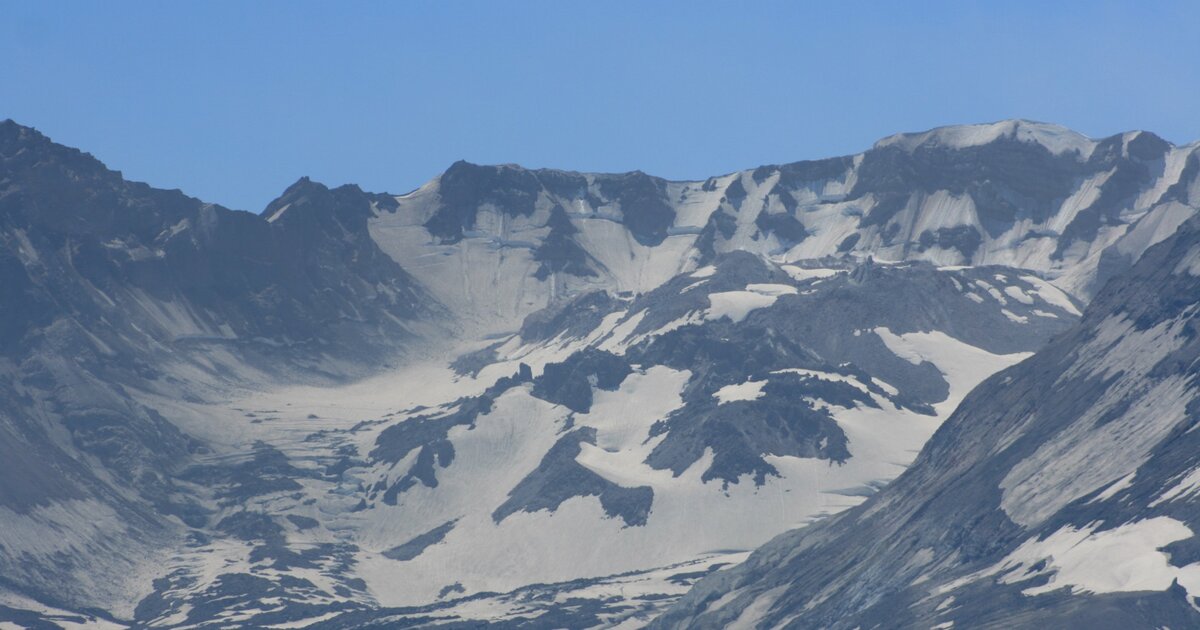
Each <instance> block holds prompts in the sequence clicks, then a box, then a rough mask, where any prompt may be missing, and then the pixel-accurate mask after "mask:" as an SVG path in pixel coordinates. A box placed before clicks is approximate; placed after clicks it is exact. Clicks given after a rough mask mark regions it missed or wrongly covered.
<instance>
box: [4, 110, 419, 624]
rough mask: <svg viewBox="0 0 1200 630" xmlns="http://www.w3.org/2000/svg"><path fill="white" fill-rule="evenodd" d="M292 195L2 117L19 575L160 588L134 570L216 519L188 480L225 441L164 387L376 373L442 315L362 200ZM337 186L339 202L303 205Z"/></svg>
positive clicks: (8, 507)
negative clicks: (123, 155) (208, 438)
mask: <svg viewBox="0 0 1200 630" xmlns="http://www.w3.org/2000/svg"><path fill="white" fill-rule="evenodd" d="M289 194H290V195H291V196H292V197H294V198H295V200H294V201H295V203H293V204H292V209H291V210H290V211H289V212H287V213H286V216H283V217H279V218H277V219H276V220H275V221H273V222H268V221H266V220H264V219H262V218H259V217H256V216H254V215H251V214H248V213H244V212H233V211H230V210H226V209H224V208H221V207H219V206H213V205H210V204H205V203H202V202H200V201H197V200H195V199H192V198H190V197H186V196H184V195H183V194H181V193H179V192H178V191H164V190H158V189H154V188H151V187H149V186H146V185H145V184H139V183H133V182H127V181H125V180H124V179H122V178H121V176H120V173H116V172H113V171H110V170H108V169H106V168H105V167H104V166H103V165H102V164H101V163H100V162H98V161H97V160H95V159H94V158H92V157H91V156H90V155H87V154H85V153H81V152H79V151H77V150H74V149H70V148H67V147H63V146H61V145H57V144H54V143H53V142H51V141H50V140H49V139H47V138H46V137H44V136H42V135H41V134H39V133H38V132H36V131H34V130H32V129H29V128H26V127H21V126H19V125H17V124H15V123H13V122H11V121H7V122H3V123H0V373H2V374H3V378H0V455H2V456H0V522H3V525H2V526H0V546H2V547H3V550H4V551H3V553H0V576H3V577H2V578H0V579H2V580H3V581H4V583H5V584H6V585H8V586H10V587H16V588H19V589H20V590H24V591H32V592H36V593H37V594H39V595H41V596H46V595H47V594H49V595H50V597H51V598H52V599H54V598H58V599H60V600H62V601H65V602H70V603H73V604H75V605H79V604H81V603H82V604H88V605H97V606H99V605H107V604H111V603H112V602H113V601H117V600H120V599H122V598H126V597H129V596H131V592H130V590H129V589H134V590H136V589H138V588H145V585H141V586H130V585H129V584H128V583H127V580H130V579H141V576H138V575H136V574H137V572H138V569H139V567H140V566H141V565H142V564H144V563H147V562H152V561H153V558H152V556H151V554H152V553H153V551H154V550H155V549H157V548H159V547H161V546H164V545H174V544H175V542H173V541H174V539H175V538H176V537H177V536H179V535H181V533H182V530H183V527H182V524H183V523H187V524H189V525H193V526H196V525H199V524H202V523H204V522H205V519H206V513H207V509H206V508H204V507H203V506H202V505H201V503H202V501H201V500H200V499H198V498H197V494H198V493H201V492H199V491H198V490H197V489H196V488H195V487H192V485H191V484H187V483H181V481H180V480H179V479H178V478H177V474H178V473H179V472H180V471H181V470H183V468H184V467H186V466H187V465H188V463H189V462H191V461H192V459H193V457H195V456H196V455H198V454H204V453H207V452H208V450H209V449H208V447H207V446H206V445H205V443H204V442H203V441H202V440H197V439H195V438H194V437H193V436H191V435H188V433H187V432H185V431H183V430H181V429H180V428H179V427H178V426H177V424H176V422H175V420H176V419H175V418H168V417H165V416H164V414H163V413H161V412H160V411H159V410H158V409H156V408H155V407H153V406H151V405H147V404H145V398H146V396H147V395H150V394H153V395H154V396H158V397H161V398H164V399H177V400H178V399H190V400H200V399H203V398H205V397H209V396H212V395H223V394H220V393H218V392H220V391H221V389H222V388H227V387H229V386H230V385H232V384H234V383H238V382H241V381H247V380H258V381H260V382H266V381H270V380H272V379H282V380H287V379H294V378H308V379H319V378H328V377H335V376H339V375H340V376H345V375H348V374H361V373H363V372H365V371H367V370H369V369H370V365H371V363H372V362H374V363H381V362H383V361H384V360H385V359H388V358H391V357H393V356H394V355H395V354H396V353H397V352H398V351H400V350H401V349H402V348H404V347H405V346H406V345H408V344H411V343H412V342H413V341H414V337H413V332H412V330H413V327H414V326H417V325H418V321H419V320H420V319H421V318H422V317H427V316H428V315H429V314H430V313H433V312H437V311H438V309H439V307H438V306H437V305H436V304H435V303H433V302H432V299H431V298H430V297H428V295H427V294H426V293H425V292H424V291H423V290H422V289H420V288H419V287H418V286H417V285H416V284H415V283H414V281H413V280H412V279H411V278H410V277H409V276H408V275H407V274H406V273H404V271H403V270H401V269H400V268H399V267H398V266H397V265H396V264H395V263H394V262H393V261H392V260H391V259H390V258H388V257H387V256H385V255H383V254H382V252H380V251H379V250H378V248H376V247H375V245H374V242H373V241H372V240H371V239H370V238H369V236H368V235H367V230H366V220H367V217H368V215H369V202H368V200H367V198H366V196H365V195H363V194H362V193H361V192H359V191H357V189H353V188H352V187H351V188H342V189H338V190H337V191H332V192H331V191H328V190H326V189H324V188H323V187H319V186H316V185H311V184H306V185H305V186H301V185H299V184H298V185H297V186H296V187H294V188H293V190H292V191H289ZM326 197H328V198H333V199H335V200H336V201H337V204H338V205H337V206H336V211H335V212H333V213H331V214H329V215H324V216H322V215H321V214H320V213H316V212H309V213H307V214H304V213H303V212H302V211H303V210H304V208H305V207H307V206H306V204H307V205H312V204H311V203H310V199H313V198H320V199H324V198H326ZM351 360H353V362H352V361H351ZM354 362H359V365H357V366H356V365H355V364H354ZM288 375H290V376H288ZM299 375H303V376H299ZM177 519H178V520H177ZM181 521H182V522H181ZM46 532H59V535H57V536H51V537H47V536H46Z"/></svg>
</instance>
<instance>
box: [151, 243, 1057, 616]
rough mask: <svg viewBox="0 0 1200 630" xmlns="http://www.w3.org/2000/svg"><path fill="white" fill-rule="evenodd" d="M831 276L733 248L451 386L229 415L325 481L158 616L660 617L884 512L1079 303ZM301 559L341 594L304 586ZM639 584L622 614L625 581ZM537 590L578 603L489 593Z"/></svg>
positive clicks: (968, 280)
mask: <svg viewBox="0 0 1200 630" xmlns="http://www.w3.org/2000/svg"><path fill="white" fill-rule="evenodd" d="M824 264H826V265H828V266H818V267H811V266H808V267H802V266H797V265H783V266H779V265H775V264H773V263H770V262H767V261H764V260H762V259H761V258H759V257H757V256H754V255H752V254H749V253H746V252H735V253H731V254H727V255H722V256H718V257H717V258H715V259H714V261H713V263H712V264H711V265H708V266H705V267H702V268H700V269H698V270H695V271H693V272H689V273H685V274H681V275H679V276H677V277H675V278H673V279H671V280H670V281H668V282H667V283H666V284H664V285H663V286H661V287H659V288H658V289H655V290H654V291H651V292H648V293H646V294H644V295H640V296H637V297H632V298H619V297H614V296H611V295H609V294H607V293H603V292H598V293H591V294H587V295H584V296H581V297H579V298H577V299H576V300H574V301H572V302H569V303H567V304H564V305H562V306H560V307H558V308H556V309H552V310H549V311H545V312H541V313H539V314H537V315H536V316H533V317H530V318H529V319H527V320H526V323H525V325H524V326H523V327H522V329H521V330H520V332H519V333H517V334H515V335H513V336H511V337H508V338H504V339H500V340H496V341H494V342H492V343H490V344H488V345H486V346H484V347H483V348H480V349H477V350H474V351H472V352H469V353H467V354H465V355H463V356H461V357H460V358H459V359H458V360H457V361H455V362H454V363H453V365H452V366H450V368H452V369H453V370H454V371H452V369H448V366H447V365H446V363H444V362H442V363H437V362H431V363H428V364H422V365H412V366H410V367H409V368H407V369H404V370H401V371H399V372H396V373H392V374H388V375H384V376H381V377H379V378H376V379H373V380H372V381H369V382H368V383H360V384H355V385H351V386H349V387H347V388H335V389H330V388H325V387H322V388H316V389H308V390H304V391H285V392H275V393H272V394H271V395H270V396H269V397H261V396H259V397H255V398H253V399H251V400H244V401H236V402H234V403H231V404H230V406H232V407H233V408H235V409H250V410H255V411H254V412H253V413H263V412H259V411H257V410H262V409H266V410H270V411H269V413H270V414H271V416H272V417H273V418H274V420H273V421H272V422H274V423H276V424H277V425H279V426H286V427H288V431H289V433H290V432H291V431H294V430H296V429H298V428H300V427H308V428H309V431H310V432H309V433H307V434H306V435H305V436H304V437H303V439H302V440H299V439H296V438H294V437H293V438H290V440H289V441H282V440H279V439H278V438H279V437H280V436H279V435H278V434H275V435H272V434H271V433H270V429H267V430H264V431H261V432H260V434H261V435H262V437H261V441H262V442H264V443H267V442H268V441H270V440H272V439H274V440H275V441H274V442H273V443H270V447H271V448H275V449H277V450H276V451H270V456H269V457H268V456H267V455H266V454H260V455H258V456H257V457H260V458H262V459H264V460H265V461H270V462H272V463H273V464H272V465H274V466H280V465H282V464H281V462H284V461H287V462H292V463H291V465H292V466H294V467H295V470H293V471H292V472H291V473H290V475H289V476H291V477H293V478H297V479H300V478H303V483H302V484H300V487H295V486H289V487H285V488H276V487H273V486H268V487H266V488H257V487H255V488H251V489H250V490H251V491H247V489H246V487H245V481H244V480H242V479H241V478H240V477H238V478H234V479H231V480H230V482H229V486H228V489H222V490H220V491H219V496H222V495H223V496H229V497H231V498H236V500H229V501H225V502H223V503H222V504H221V508H222V509H221V510H220V511H219V513H218V515H217V516H215V517H214V519H215V520H219V522H218V525H217V528H218V529H221V527H222V524H226V525H227V530H226V531H227V533H228V534H231V535H232V537H233V538H235V539H236V540H229V539H228V537H226V538H223V539H221V540H220V542H219V543H218V542H217V541H215V540H214V541H207V542H205V543H202V544H196V545H195V548H194V549H193V550H190V551H188V552H186V553H182V554H180V556H179V557H178V558H177V559H175V560H174V561H173V562H174V564H172V565H171V570H170V571H169V574H170V575H171V579H170V580H169V581H165V582H163V583H161V584H160V585H159V588H158V589H157V592H156V593H154V594H153V595H151V596H150V597H151V598H153V600H154V601H155V602H157V603H156V605H155V606H154V607H153V608H150V607H146V608H142V609H141V612H142V613H143V614H144V616H142V617H140V619H141V620H142V621H144V622H151V621H161V620H171V619H174V620H176V621H180V620H199V619H204V618H205V617H204V616H203V615H207V614H211V613H212V611H213V609H214V601H223V602H225V603H226V605H228V603H229V602H230V601H231V599H235V600H236V601H237V602H239V604H238V606H236V607H235V608H236V611H237V615H236V616H235V617H231V619H237V620H239V621H240V622H241V623H247V624H250V625H264V624H266V623H267V622H268V621H270V620H272V619H278V618H279V610H278V608H279V605H274V604H273V605H271V606H265V607H264V606H263V605H261V604H259V603H258V601H259V600H260V599H262V598H264V597H268V598H271V599H273V600H281V601H282V602H283V603H284V604H286V605H283V606H282V607H283V609H284V610H286V611H287V612H288V613H289V614H298V613H299V612H300V611H304V612H308V613H309V614H311V615H313V616H317V615H318V614H320V615H324V614H328V613H335V612H339V611H342V612H343V616H342V617H341V618H339V619H340V621H336V619H335V620H331V621H330V622H329V623H331V624H333V623H335V621H336V622H337V623H341V624H344V625H356V624H358V623H361V622H362V621H363V620H364V619H373V620H377V621H378V620H380V619H393V620H394V619H396V618H398V617H414V616H415V617H421V618H423V617H425V616H427V615H429V614H434V615H435V616H437V617H442V618H446V619H459V620H460V621H473V622H479V621H483V620H494V619H495V618H496V617H504V616H517V617H521V618H532V619H540V620H541V622H540V623H551V620H556V619H557V620H558V621H557V623H565V621H563V620H562V616H563V615H564V614H565V612H564V609H563V607H562V606H560V604H561V603H562V602H563V601H564V600H589V598H591V599H590V600H591V601H593V604H596V605H599V604H604V606H603V610H596V609H589V610H587V611H586V613H585V616H591V617H595V621H596V622H597V623H615V622H618V621H622V620H625V619H627V618H628V619H632V620H641V621H642V622H645V621H648V620H649V619H650V617H651V616H652V615H653V613H655V612H657V610H658V607H659V606H661V603H662V602H663V599H662V598H664V597H673V596H675V595H678V593H679V591H680V590H681V586H684V585H686V584H687V583H690V581H691V580H694V579H695V578H696V577H698V575H699V574H701V573H703V571H704V570H705V569H706V568H707V567H711V566H713V565H718V564H729V563H731V562H736V561H738V560H740V559H741V558H742V557H744V555H745V553H746V552H747V551H748V550H750V549H753V548H754V547H756V546H757V545H759V544H761V543H763V542H765V541H766V540H768V539H770V538H771V537H773V536H774V535H776V534H778V533H780V532H783V531H786V530H788V529H791V528H793V527H797V526H800V525H803V524H805V523H807V522H809V521H811V520H813V519H816V518H819V517H821V516H823V515H826V514H829V513H833V512H837V511H840V510H842V509H845V508H847V507H850V506H853V505H857V504H858V503H860V502H861V501H862V500H863V499H864V498H865V497H867V496H870V495H871V494H872V493H874V492H875V491H876V490H877V489H878V488H879V487H880V486H882V485H883V484H885V483H886V482H887V481H889V480H890V479H892V478H893V477H895V476H896V475H897V474H899V472H900V471H902V470H903V469H904V467H905V466H906V465H907V464H908V462H909V461H910V460H911V458H912V457H913V456H914V455H915V453H916V452H917V450H918V449H919V448H920V446H921V445H922V444H923V443H924V441H925V440H926V439H927V438H928V436H929V435H930V434H931V433H932V431H933V430H934V429H935V428H936V427H937V426H938V424H939V423H940V422H941V421H942V420H943V419H944V418H945V417H946V416H947V415H948V414H949V412H950V411H951V410H952V409H953V408H954V407H955V406H956V405H957V403H958V401H959V400H960V399H961V398H962V397H963V396H964V395H965V394H966V393H967V392H968V391H969V390H970V389H971V388H972V387H973V386H974V385H975V384H976V383H977V382H979V381H980V380H982V379H983V378H985V377H986V376H987V375H990V374H991V373H993V372H995V371H996V370H999V369H1002V368H1004V367H1006V366H1008V365H1011V364H1013V363H1015V362H1016V361H1019V360H1020V359H1022V358H1024V357H1026V356H1028V355H1029V353H1030V351H1032V350H1034V349H1036V348H1038V347H1040V346H1041V345H1042V344H1043V343H1045V341H1046V340H1047V339H1048V338H1049V337H1050V336H1052V335H1053V334H1055V333H1057V332H1060V331H1062V330H1065V329H1066V328H1067V327H1068V326H1069V325H1070V324H1071V323H1072V322H1073V321H1075V318H1076V313H1077V312H1078V311H1076V310H1075V305H1074V303H1073V302H1072V301H1071V300H1070V298H1069V297H1067V296H1066V294H1065V293H1063V292H1061V291H1059V290H1057V289H1055V288H1054V287H1053V286H1051V285H1050V284H1048V283H1046V282H1044V281H1042V280H1040V279H1038V278H1036V277H1033V276H1030V275H1029V274H1028V273H1027V272H1023V271H1020V270H1014V269H1009V268H1003V267H978V268H943V269H939V268H936V267H934V266H933V265H930V264H928V263H902V264H897V265H878V264H874V263H864V264H860V265H849V264H847V263H843V262H839V261H833V260H830V261H825V263H824ZM455 372H457V374H456V373H455ZM413 383H419V384H421V386H422V387H421V388H418V389H416V390H414V389H413V388H412V387H405V385H406V384H413ZM316 400H320V401H321V402H320V403H316V402H315V401H316ZM289 404H290V405H291V408H290V409H289V408H286V407H287V405H289ZM314 412H315V413H316V414H317V415H318V416H319V419H309V418H308V414H310V413H314ZM177 415H181V414H180V412H177ZM329 416H341V417H335V418H330V417H329ZM230 421H231V422H235V421H236V418H230ZM318 427H320V430H317V429H318ZM261 448H263V449H266V448H267V446H265V445H264V446H263V447H261ZM246 465H247V466H251V467H255V468H257V467H260V466H262V465H263V464H259V463H254V462H248V463H247V464H246ZM684 531H686V532H687V534H686V535H681V532H684ZM217 558H219V559H220V561H221V563H220V565H219V566H216V567H214V564H213V562H214V560H215V559H217ZM301 558H303V559H304V560H303V564H302V565H301V566H311V567H312V568H317V569H319V575H320V579H319V580H318V579H316V578H314V577H309V578H307V579H308V580H309V581H310V582H311V584H303V585H299V586H297V585H296V584H295V583H294V578H295V576H296V573H295V572H294V570H293V568H294V567H295V566H297V563H299V562H300V559H301ZM671 567H674V569H671ZM631 573H633V574H635V575H637V576H638V579H637V580H630V581H633V582H636V583H637V585H638V588H637V589H636V590H633V591H631V594H630V595H629V597H628V598H626V599H622V600H621V601H620V602H619V604H618V603H617V602H614V601H613V600H614V597H616V596H615V595H613V594H612V593H611V591H612V590H614V589H613V588H612V587H611V586H608V585H609V584H610V582H611V581H614V580H615V581H617V582H618V583H623V582H621V580H619V579H618V577H619V576H623V575H629V574H631ZM306 575H308V574H306ZM214 576H217V577H219V579H220V581H221V585H222V586H221V588H214V587H213V580H214ZM252 578H253V580H252ZM581 580H582V581H584V582H585V584H584V585H582V586H581V584H580V581H581ZM680 581H682V584H681V583H680ZM235 582H236V583H237V584H239V586H238V587H237V588H235V587H232V586H227V585H226V583H235ZM531 584H541V585H548V584H550V585H557V586H554V587H548V586H547V587H542V590H541V591H540V592H539V596H540V597H541V601H540V602H532V603H531V602H528V601H525V602H521V601H518V602H516V603H514V602H511V601H508V602H501V601H495V600H489V605H482V604H481V602H480V601H479V598H480V597H485V598H487V597H492V596H490V595H488V594H489V593H509V592H514V593H522V592H523V590H522V589H524V588H525V587H527V586H529V585H531ZM355 585H357V587H355ZM339 586H342V587H344V588H345V589H347V590H346V591H345V592H342V593H340V594H339V592H338V588H339ZM238 588H240V589H245V590H238ZM634 593H636V594H637V595H636V596H635V595H634ZM601 594H603V595H601ZM339 595H340V596H339ZM507 597H510V598H512V599H518V600H519V599H520V598H519V597H516V596H512V595H510V596H507ZM463 598H467V599H466V600H465V602H464V599H463ZM656 598H657V599H656ZM618 599H619V598H618ZM596 600H598V601H596ZM301 602H304V603H307V604H308V606H309V607H308V608H302V607H300V603H301ZM438 602H445V603H443V604H440V605H439V604H438ZM648 602H649V604H648ZM468 604H470V605H468ZM650 604H653V605H650ZM431 605H432V606H433V607H432V608H431V607H430V606H431ZM346 608H349V609H350V610H349V611H346V610H345V609H346ZM398 609H399V610H398ZM188 611H191V612H188ZM371 611H374V612H371ZM179 615H183V616H182V617H180V616H179ZM577 622H579V620H578V619H576V620H575V621H573V622H571V623H570V624H569V625H575V623H577Z"/></svg>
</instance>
